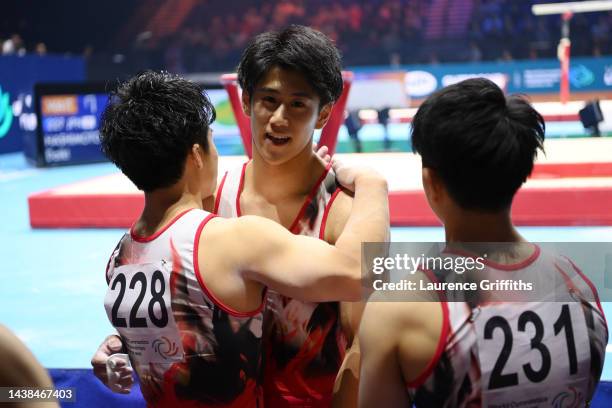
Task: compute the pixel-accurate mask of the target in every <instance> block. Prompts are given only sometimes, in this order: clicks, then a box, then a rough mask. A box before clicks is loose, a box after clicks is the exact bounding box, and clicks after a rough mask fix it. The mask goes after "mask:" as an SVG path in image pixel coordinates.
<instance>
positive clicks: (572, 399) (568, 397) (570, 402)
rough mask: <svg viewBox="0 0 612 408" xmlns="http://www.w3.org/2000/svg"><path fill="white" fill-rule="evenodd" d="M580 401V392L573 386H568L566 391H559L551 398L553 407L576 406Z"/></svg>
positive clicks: (567, 407)
mask: <svg viewBox="0 0 612 408" xmlns="http://www.w3.org/2000/svg"><path fill="white" fill-rule="evenodd" d="M581 403H582V393H581V392H580V391H578V390H577V389H576V388H575V387H569V388H568V390H567V391H561V392H560V393H559V394H557V395H556V396H555V397H554V398H553V400H552V404H551V407H553V408H578V407H580V406H581Z"/></svg>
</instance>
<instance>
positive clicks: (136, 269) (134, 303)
mask: <svg viewBox="0 0 612 408" xmlns="http://www.w3.org/2000/svg"><path fill="white" fill-rule="evenodd" d="M212 217H213V215H212V214H210V213H208V212H205V211H202V210H198V209H192V210H189V211H186V212H184V213H182V214H180V215H178V216H177V217H176V218H175V219H173V220H172V221H171V222H170V223H169V224H168V225H167V226H166V227H165V228H164V229H162V230H161V231H159V232H157V233H156V234H155V235H152V236H149V237H141V236H138V235H136V233H135V232H134V231H133V230H132V231H130V232H129V233H127V234H125V235H124V236H123V238H122V239H121V240H120V241H119V244H118V245H117V247H116V249H115V251H114V252H113V254H112V255H111V258H110V260H109V264H108V268H107V272H106V279H107V282H108V284H109V288H108V291H107V293H106V297H105V299H104V306H105V308H106V313H107V314H108V318H109V320H110V321H111V323H112V324H113V326H115V328H116V329H117V330H118V332H119V333H120V334H121V337H122V339H123V341H124V344H125V345H126V346H127V348H128V352H129V355H130V360H131V362H132V365H133V366H134V368H135V369H136V372H137V373H138V376H139V377H140V381H141V390H142V394H143V396H144V398H145V399H146V401H147V405H148V406H151V407H175V406H181V407H213V406H214V407H236V408H238V407H261V406H262V403H263V398H262V397H263V391H262V387H261V370H262V368H261V362H262V356H261V337H262V328H263V327H262V324H263V312H262V310H263V304H262V306H261V307H260V308H259V309H258V310H254V311H253V312H252V313H240V312H236V311H234V310H232V309H230V308H228V307H226V306H224V305H223V304H222V303H221V302H219V301H218V300H217V299H216V298H215V296H214V294H212V293H210V292H209V291H208V289H207V287H206V282H204V281H203V279H202V278H201V275H200V273H199V270H198V264H197V259H198V245H199V238H200V235H201V231H202V229H203V228H204V227H205V226H206V223H207V222H208V221H209V220H210V219H211V218H212ZM204 234H205V231H204Z"/></svg>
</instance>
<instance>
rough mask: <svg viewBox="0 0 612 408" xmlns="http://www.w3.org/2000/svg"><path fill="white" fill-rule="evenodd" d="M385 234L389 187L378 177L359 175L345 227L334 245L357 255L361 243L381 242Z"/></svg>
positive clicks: (386, 235)
mask: <svg viewBox="0 0 612 408" xmlns="http://www.w3.org/2000/svg"><path fill="white" fill-rule="evenodd" d="M388 234H389V190H388V186H387V182H386V181H385V180H384V179H382V178H380V177H379V176H367V175H364V176H360V177H359V178H357V179H356V181H355V198H354V199H353V206H352V210H351V213H350V216H349V218H348V220H347V223H346V226H345V227H344V230H343V232H342V234H341V235H340V237H339V238H338V240H337V241H336V247H337V248H338V249H340V250H342V251H345V252H347V253H349V254H350V255H352V256H354V257H356V258H359V256H360V253H361V243H362V242H381V241H385V240H386V239H387V238H388Z"/></svg>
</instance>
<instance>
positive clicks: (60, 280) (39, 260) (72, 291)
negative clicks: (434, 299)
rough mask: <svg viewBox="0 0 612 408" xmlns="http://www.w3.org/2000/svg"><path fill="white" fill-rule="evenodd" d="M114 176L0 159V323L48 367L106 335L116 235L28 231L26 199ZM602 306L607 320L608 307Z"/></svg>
mask: <svg viewBox="0 0 612 408" xmlns="http://www.w3.org/2000/svg"><path fill="white" fill-rule="evenodd" d="M115 171H116V170H115V168H114V167H113V166H112V165H110V164H94V165H83V166H78V167H77V166H75V167H63V168H53V169H44V170H43V169H34V168H31V167H30V166H28V165H27V164H26V162H25V160H24V159H23V157H22V156H21V155H20V154H9V155H0V197H1V198H2V202H1V204H0V205H1V211H0V214H1V216H2V222H0V248H2V250H1V254H2V257H1V259H3V261H2V268H0V270H1V271H2V272H1V273H2V282H3V283H2V285H1V286H0V322H1V323H3V324H4V325H6V326H8V327H9V328H11V329H12V330H13V331H15V332H16V333H17V335H18V336H19V337H20V338H21V339H23V340H24V341H25V342H26V344H27V345H28V346H29V347H30V348H31V349H32V350H33V352H34V354H35V355H36V356H37V357H38V359H39V360H40V361H41V362H42V364H43V365H44V366H46V367H48V368H86V367H89V359H90V358H91V355H92V353H93V352H94V351H95V349H96V348H97V346H98V344H99V343H100V341H101V340H102V339H103V338H104V337H105V336H106V335H107V334H109V333H111V332H112V331H113V329H112V327H111V326H110V324H109V322H108V320H107V318H106V313H105V312H104V307H103V297H104V293H105V290H106V288H105V285H106V283H105V279H104V267H105V264H106V261H107V259H108V256H109V254H110V251H111V250H112V249H113V248H114V246H115V244H116V242H117V240H118V239H119V238H120V237H121V234H122V233H123V230H117V229H90V230H83V229H81V230H63V229H56V230H32V229H30V226H29V218H28V207H27V196H28V195H29V194H31V193H34V192H38V191H41V190H45V189H48V188H52V187H56V186H59V185H62V184H66V183H70V182H75V181H79V180H84V179H87V178H90V177H94V176H100V175H105V174H110V173H113V172H115ZM520 230H521V233H522V234H523V235H524V236H525V237H526V238H527V239H529V240H533V241H591V242H593V241H612V227H590V228H580V227H571V228H568V227H547V228H535V227H534V228H521V229H520ZM392 239H393V240H395V241H421V242H431V241H442V240H443V239H444V235H443V231H442V229H441V228H393V231H392ZM604 308H605V309H606V314H607V315H608V316H609V317H610V316H612V303H608V304H604ZM609 320H610V321H612V319H610V318H609ZM608 349H609V350H610V352H609V353H607V359H606V365H605V368H604V374H603V379H606V380H612V344H609V345H608Z"/></svg>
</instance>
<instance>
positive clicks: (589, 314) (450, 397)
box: [407, 245, 608, 408]
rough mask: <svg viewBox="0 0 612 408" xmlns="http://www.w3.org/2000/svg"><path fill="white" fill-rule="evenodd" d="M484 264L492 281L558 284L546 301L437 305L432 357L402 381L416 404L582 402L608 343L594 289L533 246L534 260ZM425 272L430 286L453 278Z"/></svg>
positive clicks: (429, 406) (553, 404)
mask: <svg viewBox="0 0 612 408" xmlns="http://www.w3.org/2000/svg"><path fill="white" fill-rule="evenodd" d="M445 255H448V254H445ZM485 265H486V273H487V277H488V278H490V279H489V280H490V281H498V280H503V279H511V280H515V281H518V280H519V279H521V277H522V278H523V279H524V280H525V281H531V282H534V284H537V285H539V284H544V285H545V284H547V283H551V284H552V282H561V284H560V285H559V284H556V287H554V289H555V290H553V291H551V292H550V297H549V298H546V299H543V301H526V302H521V301H487V300H482V299H481V300H480V301H478V300H476V301H469V303H468V302H451V301H443V302H441V305H442V310H443V317H444V319H443V322H444V323H443V328H442V334H441V336H440V342H439V344H438V348H437V352H436V353H435V356H434V358H433V359H432V361H431V362H430V363H429V365H428V366H427V368H426V370H425V371H424V372H423V373H422V374H421V375H420V376H419V378H417V379H416V380H415V381H413V382H412V383H410V384H407V386H408V393H409V395H410V397H411V399H412V401H413V402H414V404H415V406H416V407H419V408H420V407H427V408H432V407H481V406H482V407H500V408H501V407H514V406H516V407H519V406H520V407H523V406H529V407H561V406H563V407H584V406H585V405H587V404H588V401H589V400H590V399H591V398H592V396H593V393H594V392H595V388H596V386H597V383H598V382H599V377H600V375H601V371H602V369H603V361H604V355H605V348H606V344H607V341H608V329H607V324H606V320H605V316H604V314H603V310H602V308H601V305H600V303H599V298H598V294H597V290H596V289H595V287H594V285H593V284H592V283H591V282H590V281H589V280H588V278H587V277H586V276H585V275H584V274H583V273H582V272H581V271H580V269H578V268H577V267H576V265H574V264H573V263H572V261H571V260H569V259H568V258H565V257H561V256H558V255H553V254H548V253H545V252H542V251H541V250H540V248H539V247H538V246H535V245H534V252H533V254H532V256H531V257H530V258H528V259H526V260H525V261H523V262H521V263H519V264H515V265H499V264H494V263H492V262H485ZM428 275H429V277H430V280H431V281H432V282H443V281H449V279H452V277H451V278H449V277H448V276H450V275H453V274H450V275H448V276H447V277H446V278H444V277H441V276H440V274H437V273H435V272H429V273H428ZM553 286H555V285H554V284H553V285H552V286H551V287H553ZM552 292H555V293H552ZM440 295H441V297H442V298H443V299H446V300H448V299H450V297H447V296H446V294H445V293H441V294H440ZM517 300H519V299H517ZM531 300H534V299H531Z"/></svg>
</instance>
